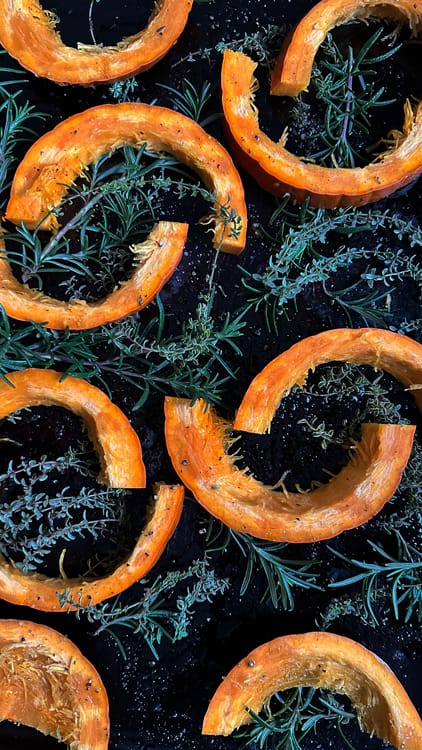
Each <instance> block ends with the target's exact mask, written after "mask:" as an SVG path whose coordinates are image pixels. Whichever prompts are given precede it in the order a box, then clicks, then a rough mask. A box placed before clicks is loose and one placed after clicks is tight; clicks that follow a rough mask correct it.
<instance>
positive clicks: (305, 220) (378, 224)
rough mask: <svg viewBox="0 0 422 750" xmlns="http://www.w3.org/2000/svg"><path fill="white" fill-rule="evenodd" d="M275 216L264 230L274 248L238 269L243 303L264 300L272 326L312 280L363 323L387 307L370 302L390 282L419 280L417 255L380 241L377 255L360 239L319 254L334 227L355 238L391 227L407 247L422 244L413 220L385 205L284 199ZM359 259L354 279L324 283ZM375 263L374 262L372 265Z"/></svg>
mask: <svg viewBox="0 0 422 750" xmlns="http://www.w3.org/2000/svg"><path fill="white" fill-rule="evenodd" d="M274 217H277V219H281V222H280V228H279V230H278V232H277V233H276V234H275V235H270V234H269V233H268V232H267V236H268V239H270V241H271V242H272V244H273V246H274V247H275V248H276V249H275V251H274V252H273V253H272V255H271V256H270V259H269V261H268V264H267V266H266V267H265V268H264V269H263V270H261V271H254V272H251V271H248V270H246V269H242V271H243V274H244V277H243V279H242V283H243V286H244V287H245V290H246V294H247V307H248V309H253V310H255V311H257V310H258V309H259V308H260V307H261V306H263V307H264V312H265V317H266V321H267V325H268V327H269V328H270V329H271V328H273V329H277V321H278V319H279V317H280V315H281V314H285V315H288V314H289V303H293V304H294V305H295V304H297V299H298V297H299V295H301V294H302V293H303V292H304V291H305V289H306V288H307V287H309V286H310V285H312V284H316V283H319V284H321V285H322V289H323V290H324V291H325V293H326V295H327V296H328V297H330V298H331V299H333V300H335V302H336V303H337V304H339V305H340V306H341V307H342V308H343V310H345V312H346V315H347V318H348V321H349V324H351V323H352V317H351V313H352V312H354V313H356V314H357V315H358V316H359V317H361V318H362V319H363V321H364V322H365V324H366V325H368V324H370V325H373V324H375V325H383V323H384V319H385V318H386V317H387V318H388V314H389V313H388V310H387V309H386V308H384V309H382V308H381V309H380V308H377V307H376V306H375V304H376V303H377V302H379V301H382V300H384V299H385V297H386V296H387V295H389V294H391V293H392V292H393V291H394V286H393V285H394V283H395V282H396V281H403V280H404V279H406V278H409V279H412V280H413V281H415V282H416V283H418V284H420V283H422V270H421V267H420V264H419V263H418V261H417V258H416V256H415V255H409V254H408V253H405V252H404V251H403V249H400V248H399V249H397V250H393V249H390V248H388V247H387V248H382V247H379V248H378V249H377V255H376V258H375V257H374V253H373V251H372V250H370V249H369V248H367V247H365V246H363V245H362V246H346V245H345V244H341V245H339V246H338V247H337V248H336V249H335V250H334V252H332V253H330V254H329V255H325V254H322V250H321V248H322V249H323V248H324V245H326V244H327V243H328V241H329V238H330V236H331V235H332V234H333V233H334V234H337V235H339V236H344V235H346V236H348V237H351V238H352V237H353V238H354V237H355V236H356V235H357V234H360V233H363V232H367V231H371V232H373V231H374V230H377V231H378V230H379V229H385V230H388V231H391V232H393V234H394V235H395V237H396V238H397V240H399V241H402V240H404V239H405V240H406V243H407V244H408V246H409V247H411V248H413V247H417V246H421V245H422V230H421V228H420V227H419V226H418V225H416V224H415V222H414V221H413V220H410V221H406V220H405V219H403V217H402V216H400V215H398V214H397V213H390V211H389V210H388V209H387V210H385V211H380V210H379V209H367V210H363V209H341V210H339V211H332V210H328V209H326V210H325V209H309V208H307V207H305V208H302V210H301V211H300V212H299V213H298V214H293V213H292V212H291V209H290V206H289V203H288V200H287V199H286V200H285V201H283V202H282V203H281V205H280V206H279V207H278V208H277V209H276V211H275V213H274ZM295 218H296V221H295ZM274 220H275V218H274ZM359 260H365V261H368V264H367V265H366V267H365V268H364V270H363V271H361V272H360V273H359V276H358V279H357V281H356V282H353V284H351V285H350V286H349V287H348V288H344V289H336V287H335V286H331V288H329V287H328V284H329V283H330V284H334V283H335V279H336V273H337V272H338V271H339V270H340V269H348V268H353V264H355V263H356V262H357V261H359ZM374 263H376V264H377V265H376V266H375V265H372V264H374ZM376 285H378V286H376ZM356 292H358V293H359V297H357V296H356V294H355V293H356Z"/></svg>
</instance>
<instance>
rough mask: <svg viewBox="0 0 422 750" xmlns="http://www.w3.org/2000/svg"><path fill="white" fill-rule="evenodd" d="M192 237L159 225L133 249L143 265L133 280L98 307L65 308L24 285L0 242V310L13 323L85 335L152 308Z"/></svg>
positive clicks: (177, 227)
mask: <svg viewBox="0 0 422 750" xmlns="http://www.w3.org/2000/svg"><path fill="white" fill-rule="evenodd" d="M187 231H188V225H187V224H179V223H176V222H170V221H160V222H159V223H158V224H157V225H156V226H155V227H154V229H153V230H152V232H151V233H150V234H149V237H148V239H147V240H146V241H145V242H142V243H140V244H138V245H136V246H134V247H133V251H134V254H135V257H136V260H137V262H138V265H137V267H136V268H135V270H134V271H133V273H132V276H131V277H130V279H129V280H128V281H124V282H122V283H121V284H120V286H119V287H117V289H115V290H114V291H113V292H112V293H111V294H110V295H109V296H108V297H106V298H105V299H102V300H100V301H98V302H85V300H83V299H79V298H74V299H72V300H70V302H64V301H62V300H59V299H55V298H54V297H48V296H47V295H46V294H43V293H42V292H40V291H38V290H36V289H31V288H30V287H28V286H26V285H25V284H21V283H20V282H19V281H18V279H16V278H15V276H14V275H13V272H12V269H11V267H10V264H9V261H8V260H7V256H6V249H5V245H4V242H3V241H2V240H1V238H0V284H1V286H0V304H1V305H3V307H4V310H5V312H6V313H7V315H10V317H12V318H15V319H17V320H23V321H33V322H34V323H42V324H44V325H45V326H46V327H47V328H56V329H61V330H64V329H65V328H69V329H70V330H72V331H80V330H85V329H88V328H95V327H96V326H100V325H104V324H105V323H111V322H112V321H115V320H120V319H121V318H124V317H126V316H127V315H130V314H131V313H134V312H138V311H139V310H141V309H142V308H143V307H145V306H146V305H148V304H149V302H151V300H152V299H153V298H154V297H155V295H156V294H158V292H159V291H160V289H161V288H162V287H163V286H164V284H165V283H166V282H167V281H168V279H169V278H170V276H171V275H172V274H173V272H174V270H175V268H176V267H177V265H178V264H179V262H180V260H181V258H182V254H183V248H184V245H185V241H186V236H187Z"/></svg>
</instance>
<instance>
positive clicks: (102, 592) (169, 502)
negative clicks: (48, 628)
mask: <svg viewBox="0 0 422 750" xmlns="http://www.w3.org/2000/svg"><path fill="white" fill-rule="evenodd" d="M183 499H184V488H183V487H182V486H180V485H166V484H157V485H156V487H155V495H154V501H153V504H152V505H151V509H150V516H149V519H148V521H147V523H146V525H145V527H144V529H143V530H142V533H141V534H140V536H139V538H138V540H137V542H136V545H135V547H134V549H133V551H132V552H131V554H130V555H129V557H128V558H127V559H126V560H124V561H123V562H122V563H120V565H118V567H117V568H116V570H114V571H113V572H112V573H110V574H109V575H108V576H105V577H104V578H97V579H94V580H92V579H80V578H66V579H64V578H48V577H47V576H44V575H41V574H39V573H23V571H22V570H20V569H19V568H17V567H16V566H15V565H14V564H12V563H9V562H7V560H6V559H5V558H4V556H3V555H1V554H0V597H1V598H2V599H5V600H6V601H8V602H11V603H12V604H22V605H24V606H26V607H33V608H34V609H38V610H43V611H44V612H68V611H71V610H75V609H77V608H79V607H86V606H88V605H90V604H98V603H99V602H102V601H104V599H109V598H110V597H112V596H116V595H117V594H120V593H121V592H122V591H125V590H126V589H127V588H129V586H132V585H133V584H134V583H136V582H137V581H139V580H140V579H141V578H143V577H144V576H146V575H147V573H149V571H150V570H151V569H152V568H153V567H154V565H155V563H156V562H157V560H158V559H159V558H160V557H161V555H162V553H163V552H164V549H165V547H166V545H167V542H168V541H169V539H170V538H171V536H172V535H173V533H174V531H175V529H176V527H177V524H178V522H179V519H180V516H181V513H182V509H183ZM64 594H66V601H67V602H68V603H66V604H64V605H62V604H60V601H59V596H60V595H62V596H63V595H64Z"/></svg>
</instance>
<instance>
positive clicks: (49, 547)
mask: <svg viewBox="0 0 422 750" xmlns="http://www.w3.org/2000/svg"><path fill="white" fill-rule="evenodd" d="M70 470H71V471H72V473H73V475H75V474H77V475H78V476H80V477H91V480H92V479H93V473H92V469H91V468H90V465H89V463H87V462H86V460H85V451H84V449H83V447H81V448H80V449H78V450H73V449H69V450H68V451H67V452H66V453H65V454H64V455H63V456H59V457H58V458H56V459H50V460H49V459H47V457H46V456H42V457H41V458H40V459H39V460H35V459H31V460H26V459H22V460H21V461H20V462H19V463H17V464H16V463H15V462H12V461H11V462H10V463H9V465H8V467H7V471H6V473H3V474H0V488H1V493H2V496H5V497H6V499H5V500H4V501H3V502H1V503H0V527H1V541H0V550H1V552H2V554H3V555H4V556H5V557H6V558H7V559H9V560H13V562H14V564H15V565H16V566H17V567H19V568H21V569H22V570H23V572H24V573H27V572H29V571H33V570H37V569H39V566H40V565H42V564H43V562H44V561H45V559H46V558H47V557H48V556H49V555H50V553H51V552H53V551H54V552H57V554H58V552H60V551H63V549H64V547H63V545H64V544H65V543H66V542H73V541H74V540H75V539H76V538H77V537H78V538H85V539H86V538H87V537H88V536H90V537H92V538H93V539H97V538H98V537H99V536H101V535H104V534H105V533H107V538H108V541H109V542H110V544H112V543H115V541H116V539H115V538H114V537H115V531H113V529H114V530H116V529H117V534H119V530H121V526H122V522H123V518H124V504H123V502H122V497H123V496H124V495H125V494H126V493H125V491H124V490H111V489H109V488H103V487H86V486H84V485H83V486H82V487H80V489H79V490H78V492H77V493H76V494H75V492H73V491H71V489H70V488H69V487H68V486H63V487H61V489H60V490H59V491H57V492H56V494H51V491H50V492H48V491H47V490H46V489H44V488H45V486H46V485H47V486H48V483H50V486H51V484H52V483H54V481H57V478H58V477H60V478H61V477H63V475H66V472H69V471H70ZM60 481H63V480H62V479H61V480H60ZM113 540H114V541H113Z"/></svg>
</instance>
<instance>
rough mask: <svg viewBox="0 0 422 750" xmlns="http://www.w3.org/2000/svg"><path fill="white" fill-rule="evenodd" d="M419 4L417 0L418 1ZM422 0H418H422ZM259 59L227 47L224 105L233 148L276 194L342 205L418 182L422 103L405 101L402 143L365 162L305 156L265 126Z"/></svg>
mask: <svg viewBox="0 0 422 750" xmlns="http://www.w3.org/2000/svg"><path fill="white" fill-rule="evenodd" d="M412 4H413V3H412ZM419 4H420V3H418V5H419ZM256 67H257V64H256V63H255V62H254V61H253V60H251V58H250V57H248V56H247V55H245V54H243V53H242V52H233V51H232V50H225V52H224V59H223V67H222V74H221V87H222V97H223V111H224V117H225V121H226V125H227V137H228V141H229V143H230V146H231V151H232V153H233V155H234V156H235V158H236V159H237V161H238V162H239V164H240V165H241V166H242V167H243V168H244V169H245V170H246V171H247V172H249V174H251V175H252V177H254V178H255V180H256V181H257V183H258V184H259V185H260V186H261V187H262V188H264V190H268V191H269V192H270V193H273V194H274V195H279V196H284V195H291V196H292V198H293V199H294V200H295V201H297V202H303V201H305V200H306V199H309V204H310V205H311V206H317V207H322V208H336V207H340V206H359V205H364V204H367V203H371V202H373V201H378V200H380V199H381V198H384V197H386V196H388V195H390V194H391V193H394V192H395V191H396V190H399V189H400V188H402V187H404V186H405V185H408V184H409V183H411V182H413V181H414V180H415V179H416V178H417V177H418V176H419V175H420V173H421V172H422V104H419V105H418V107H417V108H416V110H415V111H413V109H412V107H411V105H410V103H409V102H406V104H405V107H404V114H405V121H404V127H403V134H402V136H401V137H400V138H399V139H398V143H397V146H395V147H394V148H391V149H389V150H388V151H386V152H385V153H383V154H382V155H381V156H380V158H379V159H378V160H377V161H376V162H372V163H371V164H368V165H367V166H365V167H351V168H345V167H344V168H330V167H323V166H319V165H317V164H313V163H310V162H306V161H304V158H303V157H302V156H295V155H294V154H292V153H291V152H290V151H289V150H288V149H287V148H285V146H284V145H283V142H282V141H280V142H278V143H275V142H274V141H273V140H272V139H271V138H269V136H267V135H266V134H265V133H264V132H263V131H262V130H261V128H260V126H259V121H258V117H259V112H258V110H257V107H256V105H255V103H254V92H255V91H256V88H257V81H256V79H255V77H254V71H255V68H256Z"/></svg>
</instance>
